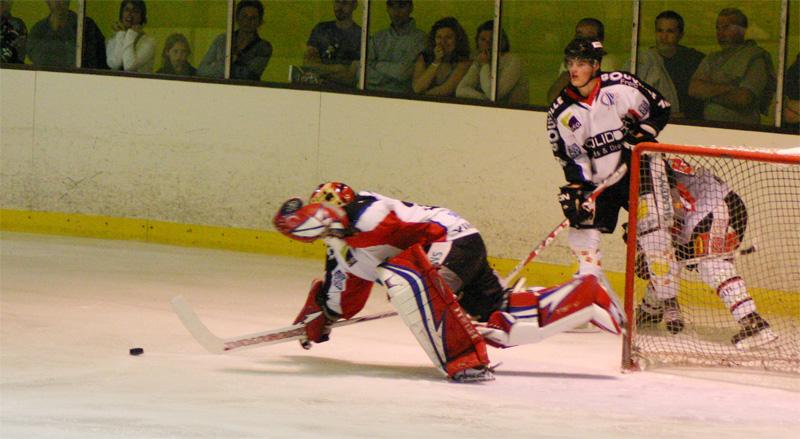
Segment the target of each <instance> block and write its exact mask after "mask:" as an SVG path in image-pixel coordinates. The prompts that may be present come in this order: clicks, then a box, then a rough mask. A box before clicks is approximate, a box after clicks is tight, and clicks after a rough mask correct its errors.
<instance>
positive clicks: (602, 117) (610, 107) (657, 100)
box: [547, 72, 670, 183]
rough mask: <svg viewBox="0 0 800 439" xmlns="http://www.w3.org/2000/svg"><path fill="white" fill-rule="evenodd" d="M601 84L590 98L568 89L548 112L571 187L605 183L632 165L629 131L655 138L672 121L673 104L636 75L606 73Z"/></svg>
mask: <svg viewBox="0 0 800 439" xmlns="http://www.w3.org/2000/svg"><path fill="white" fill-rule="evenodd" d="M599 79H600V80H599V81H597V85H596V86H595V88H594V89H593V90H592V92H591V93H589V96H587V97H585V98H584V97H582V96H581V95H580V93H579V92H578V90H577V89H576V88H574V87H573V86H571V85H570V86H567V87H566V88H565V89H564V90H563V91H562V92H561V95H559V96H558V97H557V98H556V99H555V101H553V104H552V105H551V106H550V110H549V111H548V113H547V133H548V137H549V139H550V143H551V144H552V146H553V154H554V155H555V156H556V159H557V160H558V162H559V164H560V165H561V166H562V167H563V168H564V174H565V176H566V178H567V181H568V182H570V183H584V182H591V183H600V182H602V181H603V180H605V179H606V177H608V176H609V175H611V174H612V173H613V172H614V171H615V170H616V169H617V167H619V166H620V165H621V164H622V162H623V161H625V160H627V159H628V158H627V157H628V156H627V154H623V149H624V148H625V146H623V145H624V144H623V141H622V139H623V137H624V135H625V131H626V129H627V127H630V126H633V125H638V126H639V127H640V128H641V129H643V130H645V131H648V132H650V134H652V135H653V137H655V136H657V135H658V133H659V132H661V130H662V129H663V128H664V126H665V125H666V124H667V121H668V120H669V113H670V104H669V102H668V101H667V100H666V99H664V97H663V96H661V94H659V93H658V91H656V90H655V89H654V88H653V87H651V86H649V85H647V84H646V83H644V82H642V81H641V80H640V79H639V78H637V77H636V76H634V75H633V74H631V73H627V72H603V73H602V74H601V75H600V77H599Z"/></svg>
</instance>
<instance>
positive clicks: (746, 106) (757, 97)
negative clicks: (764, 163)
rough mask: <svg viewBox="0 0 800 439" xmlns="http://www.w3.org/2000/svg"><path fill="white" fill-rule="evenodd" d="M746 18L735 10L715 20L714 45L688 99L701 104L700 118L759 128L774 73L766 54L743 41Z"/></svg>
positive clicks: (694, 81) (698, 72) (771, 89)
mask: <svg viewBox="0 0 800 439" xmlns="http://www.w3.org/2000/svg"><path fill="white" fill-rule="evenodd" d="M746 30H747V17H746V16H745V15H744V13H742V11H740V10H739V9H736V8H725V9H723V10H721V11H720V12H719V15H718V16H717V43H719V46H720V47H721V48H722V50H720V51H717V52H711V53H710V54H708V56H707V57H706V58H705V59H704V60H703V62H701V63H700V66H699V67H698V68H697V71H696V72H695V73H694V76H692V79H691V82H690V83H689V96H692V97H695V98H698V99H701V100H703V102H704V107H703V118H704V119H706V120H714V121H722V122H738V123H744V124H758V123H759V120H760V117H759V113H764V114H767V110H768V107H769V101H770V99H772V93H773V92H774V91H775V73H774V72H775V71H774V70H773V68H772V60H771V59H770V56H769V53H767V51H766V50H764V49H762V48H760V47H758V45H757V44H756V42H755V41H753V40H745V39H744V35H745V32H746Z"/></svg>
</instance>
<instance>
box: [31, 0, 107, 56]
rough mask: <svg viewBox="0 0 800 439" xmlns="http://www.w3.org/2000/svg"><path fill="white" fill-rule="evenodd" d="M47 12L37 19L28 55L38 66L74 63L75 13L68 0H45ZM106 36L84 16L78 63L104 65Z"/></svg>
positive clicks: (76, 20) (76, 15) (76, 28)
mask: <svg viewBox="0 0 800 439" xmlns="http://www.w3.org/2000/svg"><path fill="white" fill-rule="evenodd" d="M47 7H48V9H50V15H48V16H47V18H44V19H42V20H39V22H37V23H36V24H35V25H33V28H32V29H31V32H30V34H28V44H27V47H26V50H27V53H28V58H30V60H31V61H32V62H33V63H34V64H35V65H39V66H51V67H75V50H76V47H77V46H76V36H77V34H78V14H76V13H75V12H73V11H70V10H69V0H47ZM105 42H106V38H105V37H104V36H103V33H102V32H101V31H100V28H98V27H97V24H96V23H95V22H94V20H92V19H91V18H89V17H84V19H83V53H82V54H81V67H84V68H90V69H107V68H108V65H107V64H106V43H105Z"/></svg>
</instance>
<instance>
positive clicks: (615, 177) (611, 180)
mask: <svg viewBox="0 0 800 439" xmlns="http://www.w3.org/2000/svg"><path fill="white" fill-rule="evenodd" d="M626 172H628V165H627V164H625V163H623V164H622V165H621V166H620V167H619V168H617V170H616V171H614V172H613V173H612V174H611V175H609V176H608V177H607V178H606V179H605V180H603V182H602V183H600V184H599V185H598V186H597V187H596V188H595V189H594V190H593V191H592V193H591V194H590V195H589V197H588V198H587V199H586V201H584V205H586V204H591V203H594V202H595V200H597V197H599V196H600V194H602V193H603V191H604V190H606V188H608V187H609V186H611V185H613V184H615V183H617V182H619V181H620V180H622V177H624V176H625V173H626ZM567 227H569V220H568V219H565V220H564V221H561V223H559V224H558V225H557V226H556V228H555V229H553V230H552V231H551V232H550V233H548V234H547V236H546V237H545V238H544V239H543V240H542V242H540V243H539V245H537V246H536V248H534V249H533V251H532V252H530V254H528V257H526V258H525V259H523V260H521V261H520V262H519V264H517V266H516V267H514V269H513V270H511V273H509V274H508V276H506V277H505V278H504V279H503V286H509V284H510V283H511V281H512V280H514V278H515V277H517V275H518V274H519V273H520V272H521V271H522V269H523V268H525V266H526V265H528V263H529V262H530V261H532V260H533V259H534V258H536V257H537V256H539V253H541V252H542V250H544V249H546V248H547V247H549V246H550V244H552V243H553V241H555V239H556V236H558V234H559V233H561V232H562V231H564V229H566V228H567Z"/></svg>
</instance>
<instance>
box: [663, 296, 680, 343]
mask: <svg viewBox="0 0 800 439" xmlns="http://www.w3.org/2000/svg"><path fill="white" fill-rule="evenodd" d="M664 321H665V323H666V325H667V331H669V332H670V334H677V333H679V332H681V331H683V316H682V315H681V307H680V305H678V299H677V298H675V297H673V298H672V299H667V300H665V301H664Z"/></svg>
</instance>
